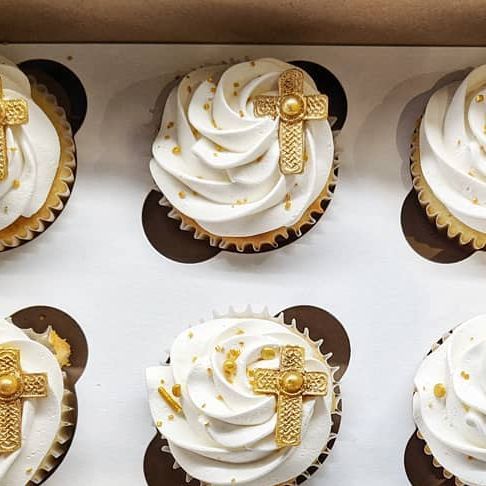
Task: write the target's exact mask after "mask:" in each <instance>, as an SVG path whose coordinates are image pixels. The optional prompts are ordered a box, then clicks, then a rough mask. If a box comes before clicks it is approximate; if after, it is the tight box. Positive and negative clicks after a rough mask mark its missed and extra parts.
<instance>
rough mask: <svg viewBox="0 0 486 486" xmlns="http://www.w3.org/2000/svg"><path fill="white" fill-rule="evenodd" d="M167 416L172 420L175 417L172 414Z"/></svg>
mask: <svg viewBox="0 0 486 486" xmlns="http://www.w3.org/2000/svg"><path fill="white" fill-rule="evenodd" d="M167 418H168V419H169V420H170V421H171V422H172V421H173V420H174V418H175V417H174V416H173V415H169V416H168V417H167Z"/></svg>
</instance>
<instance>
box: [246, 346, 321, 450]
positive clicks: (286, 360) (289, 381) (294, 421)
mask: <svg viewBox="0 0 486 486" xmlns="http://www.w3.org/2000/svg"><path fill="white" fill-rule="evenodd" d="M304 365H305V351H304V348H301V347H300V346H284V347H282V348H281V356H280V369H265V368H255V369H254V375H253V380H252V386H253V391H254V392H255V393H265V394H273V395H277V427H276V432H275V441H276V443H277V446H278V447H288V446H298V445H300V443H301V433H302V415H303V397H305V396H318V395H322V396H325V395H327V389H328V381H329V380H328V375H327V374H326V373H323V372H320V371H306V370H305V368H304Z"/></svg>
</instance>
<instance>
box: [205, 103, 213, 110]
mask: <svg viewBox="0 0 486 486" xmlns="http://www.w3.org/2000/svg"><path fill="white" fill-rule="evenodd" d="M203 108H204V109H205V110H206V111H208V110H209V108H211V105H210V104H209V103H204V105H203Z"/></svg>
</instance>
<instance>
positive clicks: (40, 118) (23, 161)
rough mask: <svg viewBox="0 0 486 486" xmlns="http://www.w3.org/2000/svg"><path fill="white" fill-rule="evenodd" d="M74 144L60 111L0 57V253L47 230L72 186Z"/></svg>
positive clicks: (50, 100) (47, 97)
mask: <svg viewBox="0 0 486 486" xmlns="http://www.w3.org/2000/svg"><path fill="white" fill-rule="evenodd" d="M74 169H75V157H74V142H73V138H72V134H71V129H70V126H69V123H68V122H67V120H66V117H65V114H64V111H63V110H62V109H61V108H60V107H59V106H58V105H57V103H56V100H55V98H54V97H53V96H51V95H49V94H48V92H47V90H46V88H45V87H43V86H41V85H37V84H36V83H35V82H32V84H31V83H30V82H29V79H28V78H27V77H26V76H25V74H24V73H23V72H22V71H21V70H20V69H19V68H18V67H17V66H16V65H15V64H13V63H12V62H10V61H8V60H7V59H5V58H3V57H0V251H2V250H5V249H8V248H12V247H16V246H19V245H20V244H21V243H23V242H25V241H28V240H31V239H32V238H34V237H35V236H36V235H38V234H39V233H41V232H42V231H44V230H45V229H46V227H47V226H49V225H50V224H51V223H52V222H53V221H54V219H55V218H56V216H57V215H58V214H59V212H60V211H61V210H62V209H63V207H64V203H65V201H66V199H67V198H68V196H69V195H70V191H71V187H72V185H73V182H74Z"/></svg>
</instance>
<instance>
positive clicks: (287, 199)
mask: <svg viewBox="0 0 486 486" xmlns="http://www.w3.org/2000/svg"><path fill="white" fill-rule="evenodd" d="M291 207H292V196H291V195H290V192H288V193H287V194H285V199H284V208H285V210H286V211H288V210H289V209H290V208H291Z"/></svg>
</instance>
